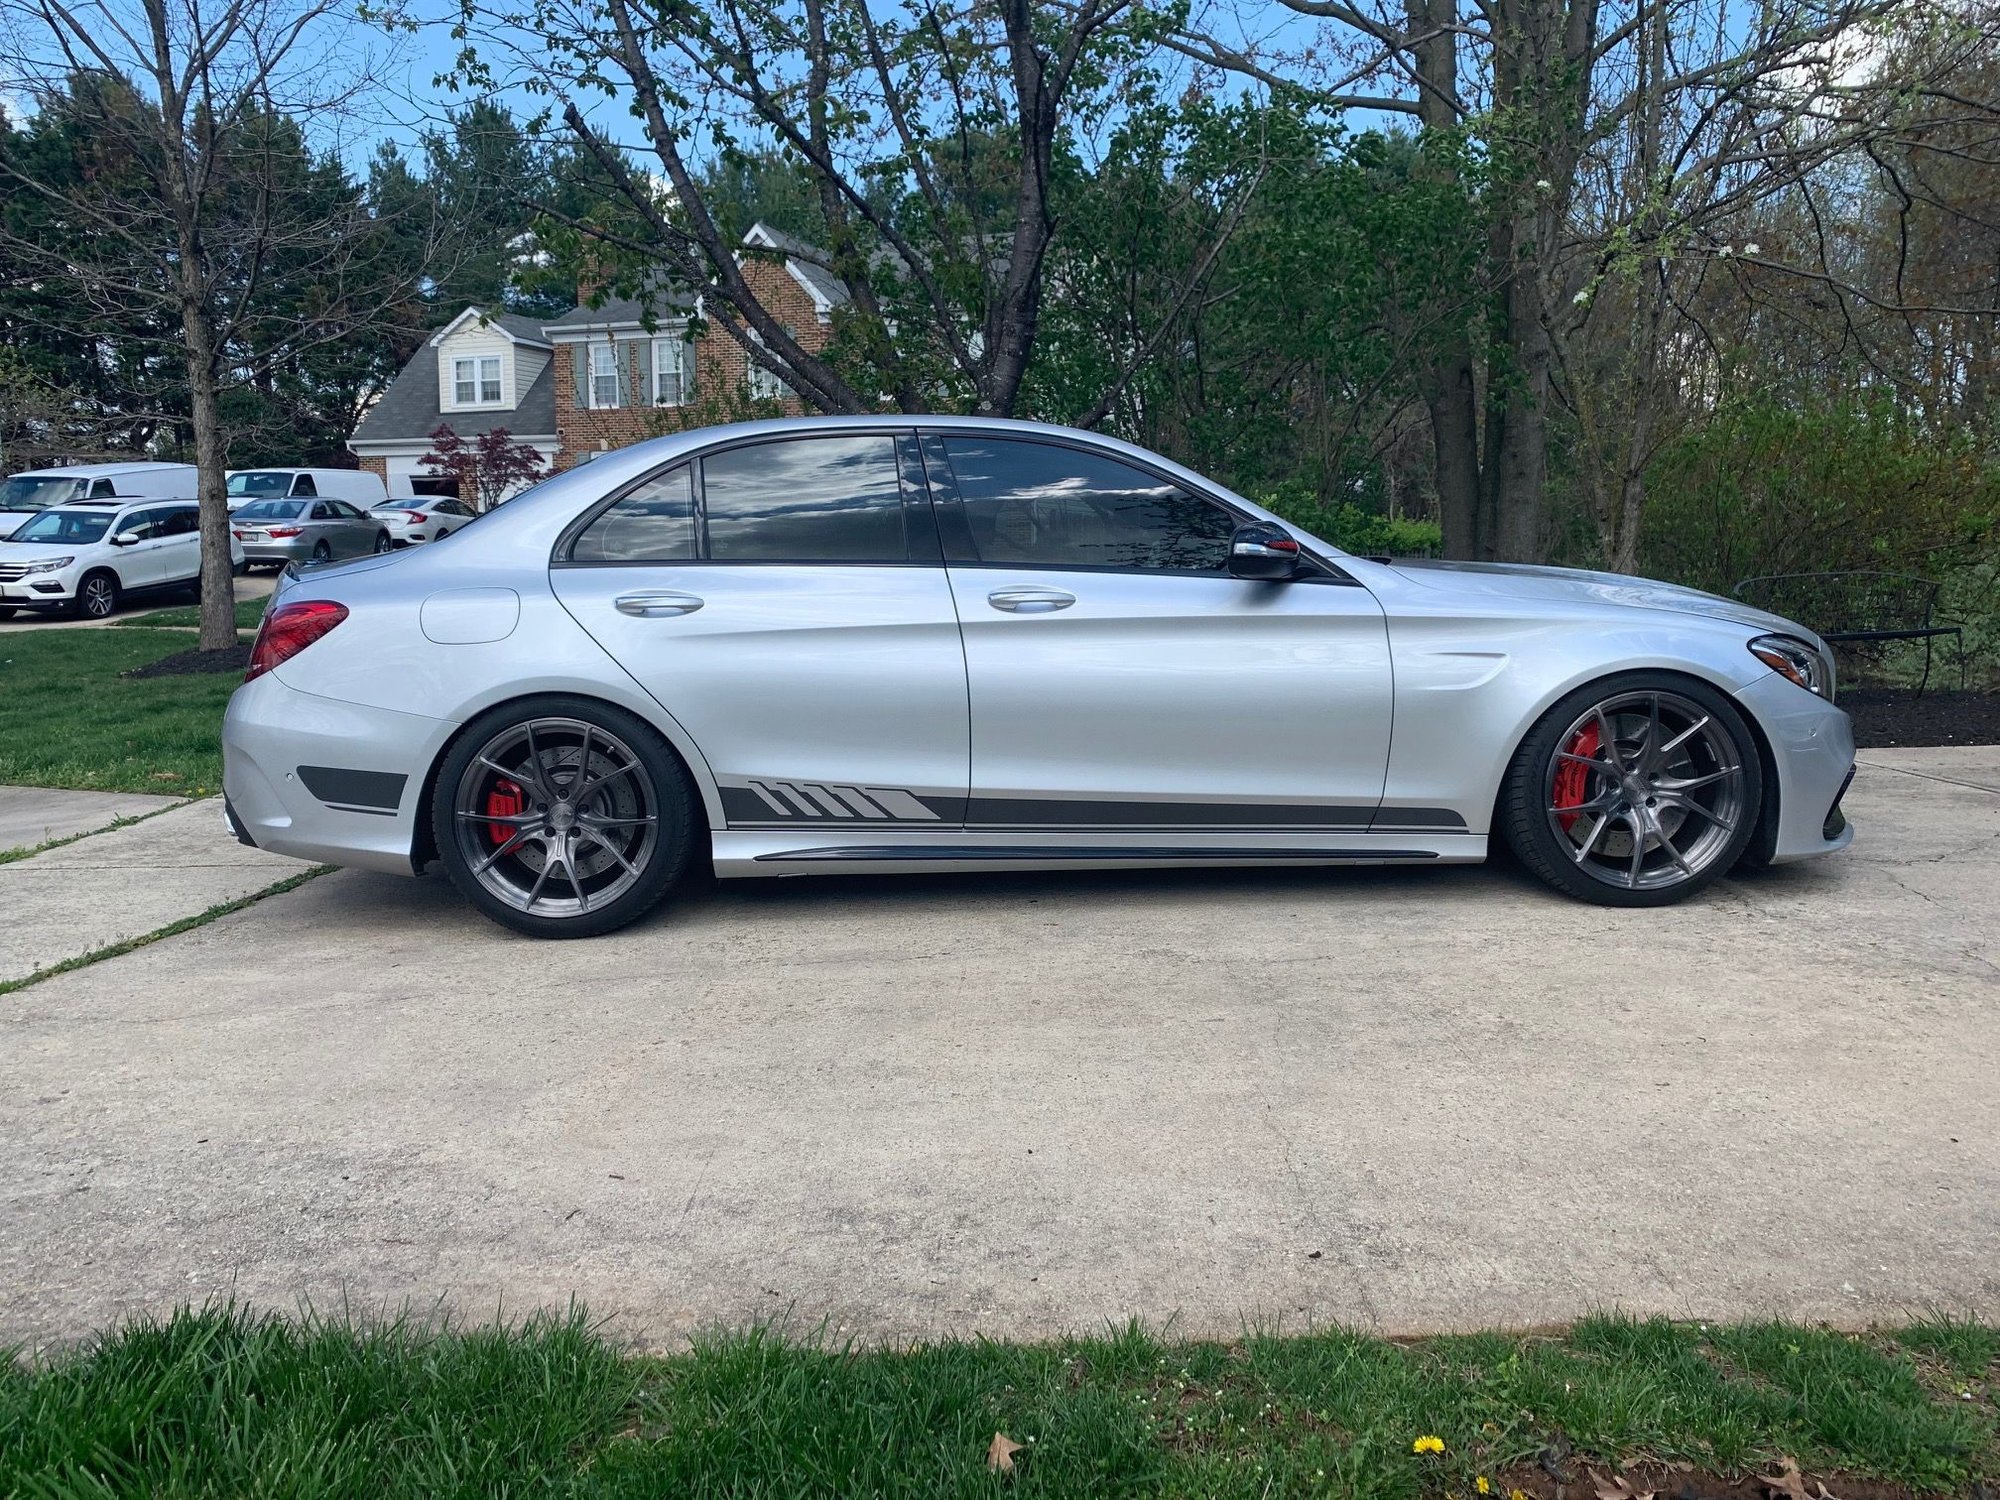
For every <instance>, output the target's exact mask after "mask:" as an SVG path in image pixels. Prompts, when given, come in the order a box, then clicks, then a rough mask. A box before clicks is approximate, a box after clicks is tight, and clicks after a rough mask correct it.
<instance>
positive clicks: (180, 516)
mask: <svg viewBox="0 0 2000 1500" xmlns="http://www.w3.org/2000/svg"><path fill="white" fill-rule="evenodd" d="M199 530H201V512H199V511H197V510H192V509H187V510H170V511H168V512H167V524H166V525H165V526H163V527H161V528H160V535H161V536H191V535H193V534H194V533H195V532H197V531H199Z"/></svg>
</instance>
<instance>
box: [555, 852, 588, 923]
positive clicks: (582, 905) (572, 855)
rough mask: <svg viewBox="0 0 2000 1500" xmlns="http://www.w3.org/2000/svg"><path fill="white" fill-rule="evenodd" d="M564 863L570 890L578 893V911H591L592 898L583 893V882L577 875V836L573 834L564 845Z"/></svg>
mask: <svg viewBox="0 0 2000 1500" xmlns="http://www.w3.org/2000/svg"><path fill="white" fill-rule="evenodd" d="M562 862H563V873H564V874H565V875H567V876H569V888H570V889H571V890H573V891H575V892H576V908H577V910H578V911H589V910H590V897H588V896H586V895H585V894H584V893H583V882H582V881H581V880H579V879H577V874H576V835H575V834H571V835H570V836H569V838H568V839H566V840H565V841H564V843H563V856H562Z"/></svg>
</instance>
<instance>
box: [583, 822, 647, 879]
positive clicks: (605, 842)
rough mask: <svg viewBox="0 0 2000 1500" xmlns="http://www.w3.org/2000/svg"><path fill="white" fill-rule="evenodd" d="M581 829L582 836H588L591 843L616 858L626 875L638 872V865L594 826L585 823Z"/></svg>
mask: <svg viewBox="0 0 2000 1500" xmlns="http://www.w3.org/2000/svg"><path fill="white" fill-rule="evenodd" d="M582 831H583V834H584V836H585V837H586V838H588V839H589V840H590V841H591V842H592V843H594V844H596V845H597V847H598V848H600V849H602V850H603V851H604V852H605V853H606V854H608V855H610V856H611V857H612V858H613V859H615V860H617V861H618V864H619V867H620V868H621V869H623V870H624V872H625V873H626V874H627V875H637V874H638V873H639V867H638V866H637V865H635V864H633V863H632V861H631V860H629V859H627V858H626V857H625V854H624V851H623V850H621V849H620V848H619V847H618V846H617V845H616V844H614V843H612V842H611V840H610V839H608V838H606V837H605V836H604V835H603V834H601V833H599V832H598V831H597V830H596V829H595V828H592V827H589V826H588V825H585V826H584V827H583V830H582Z"/></svg>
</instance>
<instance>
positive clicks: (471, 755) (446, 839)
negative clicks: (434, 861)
mask: <svg viewBox="0 0 2000 1500" xmlns="http://www.w3.org/2000/svg"><path fill="white" fill-rule="evenodd" d="M548 720H561V721H571V722H575V723H577V724H581V725H588V726H591V727H592V729H593V730H594V731H601V732H603V733H605V734H608V735H609V736H612V737H614V741H616V742H622V745H621V747H620V748H622V749H627V750H629V751H630V753H631V758H632V759H633V760H634V761H635V762H636V763H637V764H636V766H635V767H634V768H633V769H632V770H630V771H628V772H626V773H623V775H622V776H621V777H620V778H619V779H620V780H621V782H629V783H632V784H633V786H634V792H635V795H638V796H640V797H642V798H643V799H647V800H649V802H650V806H651V807H652V808H653V809H654V818H655V820H656V821H655V822H654V824H653V826H654V828H655V837H654V839H653V841H652V842H651V844H650V847H649V848H648V850H647V851H646V854H645V861H644V863H643V864H641V865H640V866H638V873H637V875H636V878H634V879H633V880H632V881H631V883H630V884H629V886H627V888H625V889H624V890H623V891H621V892H620V893H618V894H616V895H615V896H613V897H611V898H610V899H608V900H606V901H605V902H604V904H603V905H601V906H590V905H589V904H588V902H584V903H583V904H584V906H585V908H586V909H584V910H581V911H578V912H573V913H569V914H566V915H561V916H544V915H540V914H536V913H533V912H531V911H528V910H525V909H523V908H522V907H521V906H518V905H515V904H511V903H510V901H508V900H506V899H503V898H502V897H501V896H500V895H499V894H496V892H495V890H493V889H489V888H488V883H487V881H488V878H492V879H493V880H494V883H495V884H497V885H504V884H505V881H504V880H502V879H500V878H499V876H498V875H493V876H490V877H482V875H481V874H480V873H479V872H478V871H477V870H475V868H474V865H473V862H472V859H471V857H470V856H469V855H468V853H467V849H466V847H465V844H466V842H467V841H468V840H462V839H461V837H460V829H461V827H462V826H466V825H468V824H469V825H470V827H471V828H472V829H473V831H474V832H473V835H472V837H473V838H475V839H476V837H477V834H478V833H480V832H484V831H485V826H483V820H481V819H478V818H472V819H461V818H460V817H459V816H458V813H459V811H460V805H461V796H462V794H464V793H465V792H466V791H467V788H468V787H469V786H471V785H472V784H473V782H474V781H476V779H477V778H478V777H489V779H490V775H489V772H488V771H487V770H486V768H485V767H484V766H483V765H482V764H481V760H480V758H481V756H482V754H483V753H484V752H485V751H486V750H487V748H488V747H489V746H490V745H492V744H493V743H494V742H495V740H496V739H497V738H498V737H501V736H505V735H508V734H510V733H512V732H514V731H515V730H517V729H518V728H519V727H520V726H523V725H526V724H529V723H530V722H533V723H536V724H538V725H539V724H542V723H543V722H544V721H548ZM543 743H544V744H546V741H545V742H543ZM541 753H542V754H544V755H546V753H547V751H545V750H544V751H542V752H541ZM547 769H549V770H564V769H572V767H569V766H561V765H555V766H549V767H547ZM641 778H643V781H642V780H641ZM572 784H573V782H572ZM531 795H532V793H526V794H524V798H523V803H522V804H521V805H522V808H523V812H522V816H526V815H527V806H526V800H527V797H528V796H531ZM589 800H590V799H589V798H588V796H586V797H585V798H583V799H580V801H579V804H578V806H579V808H581V807H583V806H585V805H587V804H588V802H589ZM564 805H567V804H564ZM699 807H700V803H699V800H698V799H697V798H696V796H695V793H694V787H693V785H692V784H691V783H690V781H689V780H688V775H687V771H686V770H685V769H684V768H683V767H682V765H681V762H680V759H679V757H678V756H676V755H675V754H674V752H673V750H672V749H671V748H670V747H669V746H668V744H667V742H666V740H665V739H663V738H662V737H661V736H660V733H659V731H658V730H656V729H654V728H653V727H652V725H650V724H648V723H646V722H645V721H644V720H643V719H640V718H639V717H637V716H636V715H634V714H630V713H627V712H626V711H625V710H624V709H622V708H616V707H614V706H612V705H611V704H608V703H601V702H598V701H597V700H596V699H593V698H580V697H572V696H570V695H567V694H549V695H546V696H542V697H536V698H526V699H523V700H521V701H520V702H518V703H509V704H503V705H502V706H501V707H499V708H496V709H493V710H491V711H489V712H487V713H484V714H481V715H480V716H479V717H478V718H477V719H474V720H473V721H472V722H471V723H470V724H468V725H466V726H465V728H464V729H463V730H462V731H460V733H459V735H458V737H457V738H456V739H455V740H454V741H453V742H452V745H451V748H450V749H449V750H448V751H447V752H446V753H445V757H444V760H443V761H442V762H441V763H440V765H439V767H438V773H437V779H436V782H435V784H434V786H433V790H432V793H431V807H430V815H431V828H432V834H433V837H434V838H435V840H436V847H437V850H438V857H439V859H440V860H441V861H442V863H443V864H444V867H445V870H446V872H447V873H448V874H449V875H450V876H451V881H452V884H453V885H455V886H457V887H458V889H459V891H460V892H461V893H462V894H463V895H464V896H465V898H466V899H467V900H468V901H470V902H471V903H472V904H473V905H474V906H475V907H477V908H478V909H479V910H480V911H481V912H483V913H484V914H485V915H486V916H488V917H490V918H492V919H493V920H494V921H496V922H498V923H500V924H501V925H502V926H503V927H509V928H512V929H513V930H514V931H515V932H520V933H525V934H527V935H528V936H530V937H553V938H572V937H597V936H599V935H601V934H603V933H607V932H615V931H616V930H617V929H619V928H621V927H624V926H627V925H628V924H630V923H632V922H635V921H637V920H638V919H639V918H641V917H643V916H645V915H646V914H647V913H648V912H650V911H651V910H653V908H654V907H656V906H658V905H659V904H660V902H661V901H662V900H664V899H665V897H666V895H667V892H668V891H669V890H671V889H672V888H673V885H674V883H675V882H676V881H677V880H679V879H680V877H681V874H682V872H683V871H684V870H685V869H686V867H687V862H688V855H689V852H690V850H691V849H692V848H693V847H694V842H695V818H696V816H697V815H698V810H699ZM473 810H474V811H475V812H476V811H478V809H477V808H475V809H473ZM529 852H531V853H532V852H533V851H529ZM626 852H627V853H628V854H630V853H633V852H634V851H632V850H631V849H629V848H628V849H627V851H626ZM486 862H487V863H488V864H491V860H488V861H486ZM501 869H502V873H504V866H503V867H501ZM527 873H529V872H522V878H523V879H525V876H526V874H527ZM604 873H607V874H608V873H610V872H609V871H608V870H606V871H605V872H604ZM586 878H588V877H586ZM555 889H560V886H557V887H555ZM579 894H580V895H581V894H582V893H581V892H579ZM530 904H533V903H532V900H531V902H530Z"/></svg>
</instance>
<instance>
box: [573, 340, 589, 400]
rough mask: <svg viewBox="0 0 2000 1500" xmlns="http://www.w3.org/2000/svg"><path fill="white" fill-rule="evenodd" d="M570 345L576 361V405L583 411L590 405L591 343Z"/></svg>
mask: <svg viewBox="0 0 2000 1500" xmlns="http://www.w3.org/2000/svg"><path fill="white" fill-rule="evenodd" d="M569 347H570V352H571V354H572V356H573V357H574V359H575V362H576V382H575V384H576V391H575V395H576V405H577V409H578V410H579V411H581V410H582V409H583V408H585V407H587V406H589V405H590V345H588V344H571V345H570V346H569Z"/></svg>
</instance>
